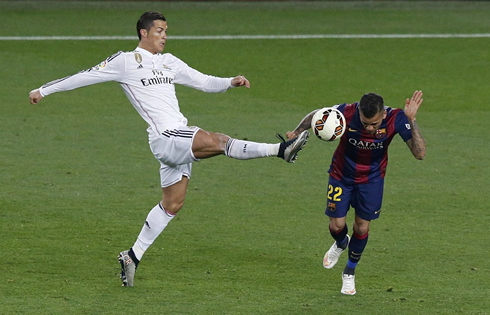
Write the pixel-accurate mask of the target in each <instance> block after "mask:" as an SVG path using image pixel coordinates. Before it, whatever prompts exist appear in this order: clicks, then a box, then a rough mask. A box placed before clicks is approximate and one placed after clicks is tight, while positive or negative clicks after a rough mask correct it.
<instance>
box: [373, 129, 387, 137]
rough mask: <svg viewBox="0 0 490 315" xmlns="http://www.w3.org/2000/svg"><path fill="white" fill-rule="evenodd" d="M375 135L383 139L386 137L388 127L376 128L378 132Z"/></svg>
mask: <svg viewBox="0 0 490 315" xmlns="http://www.w3.org/2000/svg"><path fill="white" fill-rule="evenodd" d="M374 136H375V137H376V139H383V138H384V137H386V129H385V128H381V129H378V130H376V134H375V135H374Z"/></svg>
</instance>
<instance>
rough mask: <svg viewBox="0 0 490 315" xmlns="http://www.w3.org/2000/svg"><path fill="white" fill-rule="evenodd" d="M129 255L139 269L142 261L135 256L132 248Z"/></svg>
mask: <svg viewBox="0 0 490 315" xmlns="http://www.w3.org/2000/svg"><path fill="white" fill-rule="evenodd" d="M128 255H129V257H131V259H132V260H133V261H134V264H135V265H136V267H138V264H139V263H140V261H139V260H138V259H137V258H136V255H135V254H134V252H133V248H131V249H130V250H129V252H128Z"/></svg>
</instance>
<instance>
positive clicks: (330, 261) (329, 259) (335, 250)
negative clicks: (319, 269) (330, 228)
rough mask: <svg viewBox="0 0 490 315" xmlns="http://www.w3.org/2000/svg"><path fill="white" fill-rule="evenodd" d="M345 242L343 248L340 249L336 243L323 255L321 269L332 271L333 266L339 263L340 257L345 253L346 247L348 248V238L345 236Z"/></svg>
mask: <svg viewBox="0 0 490 315" xmlns="http://www.w3.org/2000/svg"><path fill="white" fill-rule="evenodd" d="M346 237H347V242H346V245H345V247H344V248H341V247H339V246H338V245H337V242H334V243H333V245H332V246H331V247H330V249H329V250H328V251H327V252H326V253H325V256H324V257H323V267H325V268H327V269H332V268H333V266H335V264H336V263H337V262H338V261H339V258H340V255H341V254H342V253H343V252H344V251H345V249H346V248H347V246H349V242H350V237H349V235H348V234H347V235H346Z"/></svg>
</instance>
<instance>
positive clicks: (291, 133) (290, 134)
mask: <svg viewBox="0 0 490 315" xmlns="http://www.w3.org/2000/svg"><path fill="white" fill-rule="evenodd" d="M297 136H299V132H296V131H288V132H286V137H287V138H288V140H291V139H294V138H296V137H297Z"/></svg>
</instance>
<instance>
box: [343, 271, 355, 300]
mask: <svg viewBox="0 0 490 315" xmlns="http://www.w3.org/2000/svg"><path fill="white" fill-rule="evenodd" d="M340 293H342V294H346V295H354V294H356V276H354V275H349V274H346V273H342V289H341V290H340Z"/></svg>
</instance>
